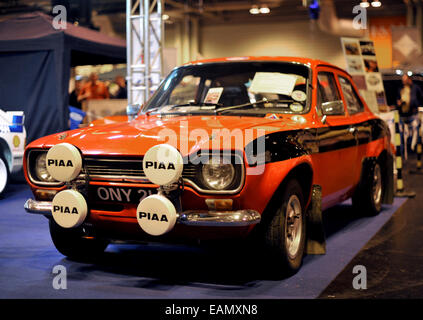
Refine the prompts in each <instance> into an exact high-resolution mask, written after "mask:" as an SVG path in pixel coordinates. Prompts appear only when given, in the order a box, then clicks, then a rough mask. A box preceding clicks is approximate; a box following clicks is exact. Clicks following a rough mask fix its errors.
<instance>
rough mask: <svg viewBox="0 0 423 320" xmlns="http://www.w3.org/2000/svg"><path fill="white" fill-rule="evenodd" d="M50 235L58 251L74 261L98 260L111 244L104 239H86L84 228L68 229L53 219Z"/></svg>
mask: <svg viewBox="0 0 423 320" xmlns="http://www.w3.org/2000/svg"><path fill="white" fill-rule="evenodd" d="M49 227H50V235H51V239H52V241H53V244H54V246H55V247H56V249H57V250H58V251H59V252H60V253H61V254H63V255H64V256H67V257H68V258H70V259H73V260H90V259H94V258H97V257H98V256H99V255H101V254H102V253H103V252H104V250H106V248H107V246H108V244H109V242H108V241H106V240H103V239H96V238H84V237H83V232H82V228H75V229H66V228H62V227H60V226H59V225H58V224H57V223H56V222H55V221H54V220H53V219H51V220H50V222H49Z"/></svg>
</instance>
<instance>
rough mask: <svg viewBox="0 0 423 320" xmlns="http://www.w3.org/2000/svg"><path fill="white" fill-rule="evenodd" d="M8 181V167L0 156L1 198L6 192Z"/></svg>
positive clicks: (0, 155)
mask: <svg viewBox="0 0 423 320" xmlns="http://www.w3.org/2000/svg"><path fill="white" fill-rule="evenodd" d="M8 181H9V167H8V165H7V161H6V159H5V158H4V156H3V155H2V154H0V196H2V195H3V194H4V192H5V190H6V187H7V183H8Z"/></svg>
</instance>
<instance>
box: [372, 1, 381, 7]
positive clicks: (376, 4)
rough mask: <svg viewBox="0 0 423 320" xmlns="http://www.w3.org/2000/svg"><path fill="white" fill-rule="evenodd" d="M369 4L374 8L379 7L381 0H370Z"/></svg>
mask: <svg viewBox="0 0 423 320" xmlns="http://www.w3.org/2000/svg"><path fill="white" fill-rule="evenodd" d="M371 5H372V7H374V8H379V7H380V6H381V5H382V2H380V1H372V3H371Z"/></svg>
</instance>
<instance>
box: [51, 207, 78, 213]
mask: <svg viewBox="0 0 423 320" xmlns="http://www.w3.org/2000/svg"><path fill="white" fill-rule="evenodd" d="M53 212H60V213H69V214H78V209H76V208H75V207H73V208H72V209H71V208H70V207H67V206H54V207H53Z"/></svg>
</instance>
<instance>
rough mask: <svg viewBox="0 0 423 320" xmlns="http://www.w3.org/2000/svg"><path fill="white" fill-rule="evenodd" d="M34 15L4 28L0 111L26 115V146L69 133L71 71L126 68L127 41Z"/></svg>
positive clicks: (0, 56) (0, 51)
mask: <svg viewBox="0 0 423 320" xmlns="http://www.w3.org/2000/svg"><path fill="white" fill-rule="evenodd" d="M67 25H68V27H67V29H65V30H55V29H54V28H53V26H52V18H51V17H50V16H48V15H45V14H43V13H39V12H34V13H30V14H25V15H22V16H20V17H17V18H13V19H10V20H5V21H2V22H0V108H1V109H2V110H4V111H21V110H22V111H24V112H25V128H26V130H27V135H28V138H27V141H28V142H31V141H33V140H35V139H37V138H39V137H42V136H45V135H49V134H52V133H56V132H61V131H65V130H67V129H68V123H69V122H68V121H69V111H68V86H69V78H70V68H71V66H77V65H87V64H105V63H125V62H126V47H125V41H124V40H122V39H115V38H111V37H108V36H106V35H104V34H101V33H99V32H97V31H93V30H90V29H86V28H83V27H77V26H74V25H73V24H70V23H68V24H67Z"/></svg>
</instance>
